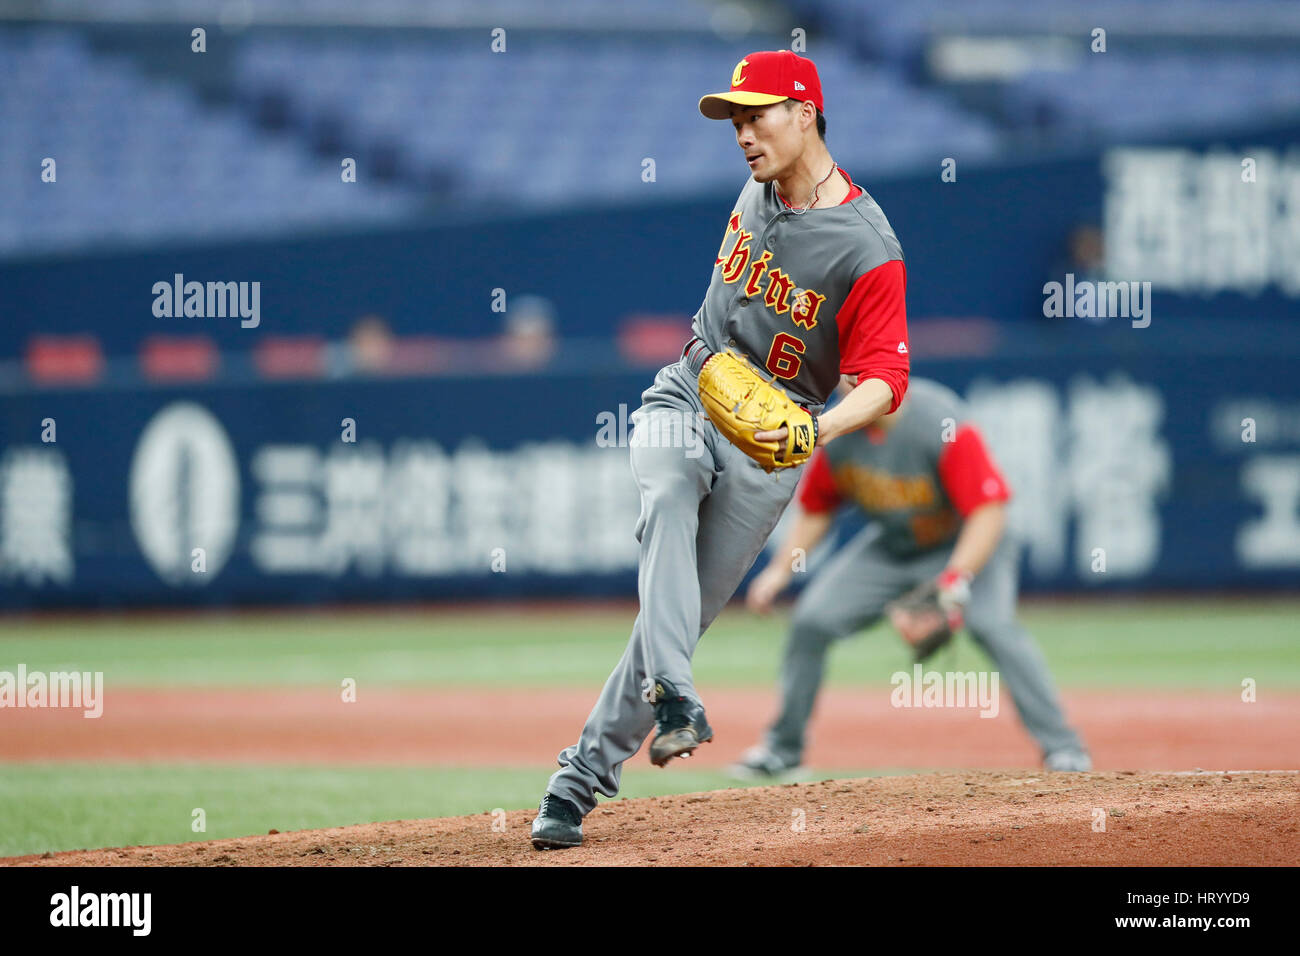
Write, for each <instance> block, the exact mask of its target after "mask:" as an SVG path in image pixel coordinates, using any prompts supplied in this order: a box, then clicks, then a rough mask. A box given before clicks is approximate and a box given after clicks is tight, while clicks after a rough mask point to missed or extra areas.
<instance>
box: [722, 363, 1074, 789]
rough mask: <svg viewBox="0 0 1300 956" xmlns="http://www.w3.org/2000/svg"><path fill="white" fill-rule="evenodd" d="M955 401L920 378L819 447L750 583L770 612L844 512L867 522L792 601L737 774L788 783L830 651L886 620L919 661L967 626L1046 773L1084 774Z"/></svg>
mask: <svg viewBox="0 0 1300 956" xmlns="http://www.w3.org/2000/svg"><path fill="white" fill-rule="evenodd" d="M966 419H967V415H966V411H965V408H964V406H963V403H962V402H961V399H959V398H958V397H957V395H956V394H954V393H953V392H952V391H950V390H949V389H947V388H945V387H944V386H942V385H940V384H938V383H937V382H932V381H929V380H927V379H923V378H916V379H913V380H912V384H911V387H910V388H909V390H908V394H907V398H906V400H905V401H904V402H903V403H902V404H901V405H900V406H899V408H898V409H897V410H896V411H894V412H893V413H892V414H889V415H885V416H883V417H882V418H880V419H878V420H877V421H876V423H875V424H874V425H872V426H870V427H868V428H866V429H864V430H862V431H858V432H854V433H853V434H851V435H846V436H844V437H843V438H842V439H841V440H840V441H837V442H836V443H835V444H834V445H832V446H830V447H828V448H826V449H825V450H824V451H818V452H817V454H815V455H814V456H813V459H812V461H811V462H810V464H809V465H808V468H807V469H806V470H805V472H806V473H805V475H804V479H803V484H802V485H801V488H800V492H799V504H800V505H801V509H800V511H799V513H798V514H797V516H796V517H795V520H794V524H793V526H792V527H791V529H790V532H789V534H788V535H787V537H786V540H785V541H784V542H783V544H782V545H781V547H780V548H779V549H778V551H777V552H776V554H777V556H778V557H776V558H774V559H773V560H772V561H771V562H770V563H769V564H768V565H767V567H766V568H764V569H763V571H762V573H761V574H759V575H758V577H756V578H755V579H754V581H753V583H752V584H751V585H750V588H749V593H748V595H747V601H748V604H749V606H750V607H751V608H753V609H754V610H757V611H759V612H763V613H766V612H767V611H769V610H770V609H771V607H772V601H773V600H774V599H775V598H776V597H777V595H779V594H780V593H781V591H782V590H784V589H785V587H786V585H788V584H789V583H790V578H791V576H792V573H793V572H792V566H793V562H792V561H791V560H790V558H791V556H792V555H804V554H807V553H809V552H810V551H811V550H812V549H813V548H814V547H816V546H817V544H818V542H820V541H821V540H822V539H823V538H824V537H825V536H826V533H827V531H829V530H830V527H831V523H832V521H833V520H834V517H835V513H836V510H837V509H838V508H839V506H840V505H841V504H844V503H851V504H853V505H855V506H857V507H858V508H860V509H861V510H862V511H863V512H865V513H866V515H867V516H868V517H869V518H871V519H874V520H873V521H872V523H870V524H868V525H867V527H866V528H864V529H863V530H862V531H860V532H859V533H858V534H857V535H856V536H855V537H854V538H852V539H851V540H850V541H849V542H848V543H847V544H846V545H845V546H844V547H843V548H842V549H840V550H839V551H838V552H837V553H836V554H835V556H834V557H833V558H832V559H831V560H830V561H829V563H828V564H827V565H826V566H825V567H824V568H822V569H821V570H820V571H819V572H818V573H817V574H816V575H814V577H813V579H812V581H811V582H810V583H809V585H808V586H807V587H806V588H805V589H804V591H803V593H802V594H801V595H800V597H799V600H798V601H797V602H796V604H795V608H794V615H793V619H792V621H791V624H790V632H789V637H788V639H787V643H786V649H785V657H784V659H783V661H782V665H781V712H780V714H779V715H778V717H777V719H776V722H775V723H774V724H773V725H772V727H771V728H770V729H769V730H768V732H767V736H766V739H765V740H764V741H763V743H761V744H760V745H758V746H756V747H753V748H751V749H750V750H749V751H748V752H747V753H746V754H745V755H744V757H742V758H741V760H740V762H739V763H737V764H735V765H734V766H733V767H732V768H731V769H732V773H733V774H734V775H735V776H737V777H741V778H743V779H781V778H789V777H792V776H796V775H797V772H798V768H799V766H800V763H801V762H802V759H803V753H804V746H805V737H806V731H807V726H808V719H809V717H810V715H811V714H812V710H813V703H814V701H815V700H816V698H817V691H818V689H819V688H820V687H821V683H822V673H823V670H824V667H825V662H826V652H827V650H828V649H829V648H830V645H831V642H832V641H836V640H838V639H840V638H844V637H849V636H851V635H853V634H856V633H858V632H860V631H862V630H864V629H866V628H868V627H870V626H871V625H873V624H874V623H875V622H876V621H878V620H879V619H880V618H881V616H882V615H884V614H888V616H889V618H890V620H891V622H892V623H893V625H894V627H895V628H896V629H897V630H898V632H899V633H900V634H901V635H902V637H903V639H904V640H905V641H907V642H908V643H909V644H910V645H912V646H913V648H914V649H915V651H916V655H917V659H918V660H922V659H924V658H926V657H928V656H929V655H930V654H932V653H933V652H934V651H935V650H937V649H938V647H940V646H942V645H943V644H944V643H946V642H947V641H948V640H950V639H951V636H952V634H953V632H955V631H957V630H958V629H960V628H961V626H962V624H963V622H964V623H965V625H966V627H967V628H968V629H969V631H970V634H971V636H972V637H973V638H974V639H975V641H976V643H978V644H979V645H980V647H982V648H983V649H984V651H985V652H986V653H987V654H988V655H989V657H991V658H992V659H993V664H994V666H995V667H996V669H997V671H998V672H999V673H1000V675H1001V680H1002V681H1003V682H1004V683H1005V684H1006V687H1007V689H1008V690H1009V691H1010V693H1011V698H1012V700H1013V701H1015V705H1016V710H1017V711H1018V712H1019V714H1020V719H1021V721H1022V722H1023V723H1024V725H1025V729H1026V730H1028V731H1029V733H1030V734H1032V735H1033V737H1034V739H1035V740H1037V741H1038V743H1039V745H1040V746H1041V747H1042V751H1043V761H1044V763H1045V765H1046V766H1047V768H1048V769H1050V770H1089V769H1091V766H1092V763H1091V759H1090V758H1089V756H1088V752H1087V750H1086V749H1085V748H1084V746H1083V743H1082V741H1081V740H1080V739H1079V735H1078V733H1077V732H1076V731H1075V730H1074V729H1073V728H1071V727H1070V726H1069V725H1067V724H1066V722H1065V717H1064V715H1063V714H1062V712H1061V705H1060V703H1059V701H1058V700H1057V697H1056V691H1055V689H1054V688H1053V686H1052V680H1051V676H1050V675H1049V674H1048V671H1047V665H1046V663H1045V662H1044V660H1043V656H1042V654H1041V652H1040V651H1039V649H1038V647H1037V646H1036V645H1035V644H1034V641H1033V639H1032V638H1031V637H1030V636H1029V634H1028V633H1026V632H1025V630H1024V628H1022V627H1021V626H1020V625H1019V623H1017V621H1016V592H1017V588H1018V580H1017V577H1018V570H1017V565H1018V549H1017V547H1016V546H1015V544H1014V543H1013V542H1012V541H1011V540H1010V539H1009V538H1007V537H1005V536H1004V535H1003V527H1004V525H1005V514H1004V512H1005V509H1006V502H1007V501H1008V500H1009V498H1010V494H1011V493H1010V490H1009V489H1008V488H1007V484H1006V482H1005V481H1004V480H1003V478H1002V475H1001V474H1000V472H999V470H998V467H997V464H996V463H995V462H994V460H993V458H992V456H991V455H990V454H989V451H988V449H987V448H986V447H985V444H984V440H983V438H982V437H981V435H980V432H979V430H978V429H977V428H976V426H975V425H973V424H971V423H970V422H969V421H967V420H966Z"/></svg>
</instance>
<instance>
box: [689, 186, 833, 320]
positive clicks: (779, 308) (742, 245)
mask: <svg viewBox="0 0 1300 956" xmlns="http://www.w3.org/2000/svg"><path fill="white" fill-rule="evenodd" d="M733 236H734V237H735V238H734V239H733V238H732V237H733ZM753 238H754V235H753V233H749V232H745V231H744V230H743V229H741V228H740V212H739V211H736V212H733V213H732V214H731V218H730V219H728V220H727V231H726V233H725V235H724V236H723V237H722V248H720V249H719V250H718V258H717V259H716V260H715V261H714V265H718V266H722V281H723V282H726V283H728V284H731V283H734V282H739V281H740V279H741V277H742V276H744V275H746V267H748V276H749V278H748V279H747V280H746V282H745V295H747V296H757V295H760V294H761V295H762V297H763V302H764V303H765V304H766V305H767V307H768V308H769V309H771V310H772V311H774V312H775V313H776V314H777V315H784V314H785V313H787V312H789V313H790V318H791V320H792V321H793V322H794V324H795V325H801V326H803V327H804V328H805V329H811V328H813V327H814V326H815V325H817V312H818V311H819V310H820V309H821V307H822V303H823V302H825V301H826V296H824V295H822V294H821V293H820V292H817V291H815V290H813V289H801V288H799V287H798V286H796V285H795V281H794V278H793V277H791V276H789V275H787V274H786V273H784V272H782V271H781V269H780V267H779V266H777V265H776V264H775V263H773V262H772V251H771V250H770V249H765V250H763V254H762V255H761V256H760V257H759V258H758V259H757V260H755V261H754V263H753V265H750V262H749V260H750V244H751V241H752V240H753ZM728 243H731V251H730V252H727V251H726V249H727V244H728ZM764 272H766V273H767V275H766V277H764ZM792 300H793V301H792Z"/></svg>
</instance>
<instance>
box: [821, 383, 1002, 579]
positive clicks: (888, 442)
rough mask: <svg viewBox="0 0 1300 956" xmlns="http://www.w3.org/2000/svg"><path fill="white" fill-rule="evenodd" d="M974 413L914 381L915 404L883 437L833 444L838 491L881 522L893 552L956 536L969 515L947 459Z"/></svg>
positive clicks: (852, 437) (915, 550)
mask: <svg viewBox="0 0 1300 956" xmlns="http://www.w3.org/2000/svg"><path fill="white" fill-rule="evenodd" d="M967 417H968V416H967V412H966V409H965V406H964V404H963V403H962V400H961V399H960V398H959V397H958V396H957V394H956V393H955V392H953V391H952V390H951V389H948V388H945V387H944V386H942V385H940V384H939V383H938V382H933V381H929V380H927V379H913V380H912V381H911V383H910V385H909V386H908V390H907V403H906V404H905V405H904V406H903V407H902V409H901V410H900V411H899V412H898V420H897V422H896V423H895V424H894V426H893V428H891V429H890V430H889V431H888V432H885V433H884V434H883V436H882V435H879V434H877V433H876V431H875V430H861V431H857V432H851V433H849V434H847V435H842V436H841V437H840V438H838V439H837V440H835V441H833V442H831V443H830V444H829V445H827V446H826V448H825V455H826V459H827V463H828V464H829V466H830V473H831V477H832V479H833V480H834V483H835V489H836V491H837V492H838V494H839V496H840V497H841V498H842V499H844V500H846V501H851V502H853V503H854V504H855V505H857V506H858V507H859V508H861V509H862V510H863V511H865V512H866V513H867V515H868V516H870V517H871V518H873V519H875V520H876V521H877V522H878V523H879V525H880V529H881V530H880V539H879V540H880V546H881V547H882V548H884V549H885V550H886V551H888V552H890V553H892V554H896V555H900V556H903V555H914V554H919V553H921V552H923V551H929V550H932V549H934V548H939V547H945V546H951V545H952V543H953V541H954V540H955V539H956V537H957V532H958V530H959V529H960V528H961V514H960V513H959V512H958V510H957V508H956V507H955V506H954V504H953V502H952V501H951V500H950V499H949V497H948V492H947V491H946V490H945V488H944V484H943V481H942V480H941V476H940V473H939V460H940V458H941V457H942V456H943V452H944V450H945V448H946V447H947V446H948V445H949V444H951V443H952V442H953V439H954V438H955V437H956V435H957V430H958V428H959V427H960V426H961V425H963V424H965V423H966V419H967ZM815 478H816V476H815V475H814V476H812V479H815ZM812 479H810V480H812ZM999 480H1000V478H999ZM1001 491H1002V492H1003V493H1002V494H1000V495H996V496H997V497H1005V486H1004V487H1003V488H1002V489H1001ZM994 496H995V495H990V497H994Z"/></svg>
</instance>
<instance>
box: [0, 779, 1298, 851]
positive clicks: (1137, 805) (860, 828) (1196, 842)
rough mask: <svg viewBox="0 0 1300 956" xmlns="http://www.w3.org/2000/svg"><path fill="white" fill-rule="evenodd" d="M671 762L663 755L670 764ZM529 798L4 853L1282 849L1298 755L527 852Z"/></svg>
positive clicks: (681, 805)
mask: <svg viewBox="0 0 1300 956" xmlns="http://www.w3.org/2000/svg"><path fill="white" fill-rule="evenodd" d="M669 772H671V771H669ZM535 812H536V811H535V810H532V809H526V810H512V811H510V812H508V813H505V812H497V813H493V812H491V811H488V812H485V813H481V814H477V815H475V816H469V817H447V818H444V819H440V820H403V821H398V822H395V823H376V824H367V825H364V826H353V827H339V828H335V829H330V830H303V831H298V832H295V833H279V834H272V835H266V836H255V837H242V838H240V839H236V840H214V841H211V842H208V843H185V844H180V845H177V846H158V847H131V848H128V849H119V850H91V851H74V852H71V853H59V854H54V855H52V856H44V857H41V856H27V857H14V858H11V859H8V860H5V861H3V862H4V863H11V864H12V863H21V864H36V865H42V864H53V865H60V866H69V865H80V864H90V865H97V866H103V865H115V864H121V865H135V866H140V865H157V866H173V865H180V866H211V865H218V866H304V865H307V866H315V865H319V866H340V865H341V866H501V865H506V866H516V865H522V866H538V865H559V866H583V865H633V866H635V865H642V864H654V865H659V866H663V865H676V866H818V865H854V866H858V865H894V866H897V865H963V864H990V865H998V866H1007V865H1017V864H1034V865H1048V864H1067V865H1069V864H1076V865H1114V864H1123V865H1130V866H1131V865H1146V866H1169V865H1182V866H1186V865H1202V866H1209V865H1212V866H1230V865H1294V864H1295V862H1296V860H1297V859H1300V775H1298V774H1297V773H1296V772H1295V771H1252V770H1241V771H1227V772H1200V771H1198V772H1190V773H1183V774H1176V773H1132V772H1121V773H1115V772H1108V773H1086V774H1066V773H1046V772H968V773H941V774H924V775H916V776H907V777H874V778H867V779H861V780H830V781H823V782H819V783H803V784H789V785H787V786H780V787H760V788H751V789H741V790H718V791H714V792H712V793H699V794H690V795H685V796H676V797H658V798H651V799H644V800H615V801H611V802H608V803H602V804H601V805H600V806H598V807H597V808H596V810H595V811H594V812H593V813H592V814H591V815H590V816H588V817H587V819H586V821H585V823H584V833H585V837H586V843H585V844H584V845H583V846H582V847H580V848H578V849H572V850H550V851H545V852H539V851H536V850H534V849H532V846H531V845H530V844H529V842H528V827H529V824H530V822H531V821H532V818H533V816H534V814H535Z"/></svg>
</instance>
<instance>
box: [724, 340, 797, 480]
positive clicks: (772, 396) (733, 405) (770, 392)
mask: <svg viewBox="0 0 1300 956" xmlns="http://www.w3.org/2000/svg"><path fill="white" fill-rule="evenodd" d="M699 392H700V402H701V403H702V404H703V405H704V410H705V411H706V412H708V413H709V418H710V419H711V420H712V422H713V424H714V425H715V426H717V429H718V431H720V432H722V434H723V435H725V436H726V438H727V440H728V441H729V442H731V443H732V444H733V445H735V446H736V447H737V448H739V449H740V450H741V451H743V452H744V453H745V454H746V455H748V456H749V457H750V458H752V459H754V461H756V462H758V463H759V465H760V466H761V467H762V469H763V470H764V471H766V472H772V471H775V470H776V469H777V468H792V467H794V466H795V465H801V464H803V463H804V462H805V461H807V460H808V457H809V456H810V455H811V454H812V452H813V447H814V446H815V445H816V444H817V419H816V418H815V417H814V416H813V415H812V414H811V413H810V412H809V411H808V410H807V409H806V408H804V407H802V406H801V405H798V404H796V403H795V402H794V401H792V400H791V398H790V396H788V395H787V394H786V393H785V392H784V391H782V390H781V389H780V388H778V387H777V386H776V385H774V384H772V382H769V381H768V380H767V379H765V378H763V376H762V375H760V374H759V373H758V371H757V370H756V369H755V368H754V367H753V366H752V365H750V364H749V363H748V362H747V361H745V359H744V358H743V357H741V356H740V355H737V354H735V353H734V352H715V353H714V354H713V355H711V356H710V357H709V359H708V361H707V362H705V363H704V367H703V368H702V369H700V384H699ZM780 428H785V429H786V430H787V434H786V438H785V441H783V442H779V443H778V442H775V441H756V440H755V439H754V433H755V432H765V431H776V430H778V429H780Z"/></svg>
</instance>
